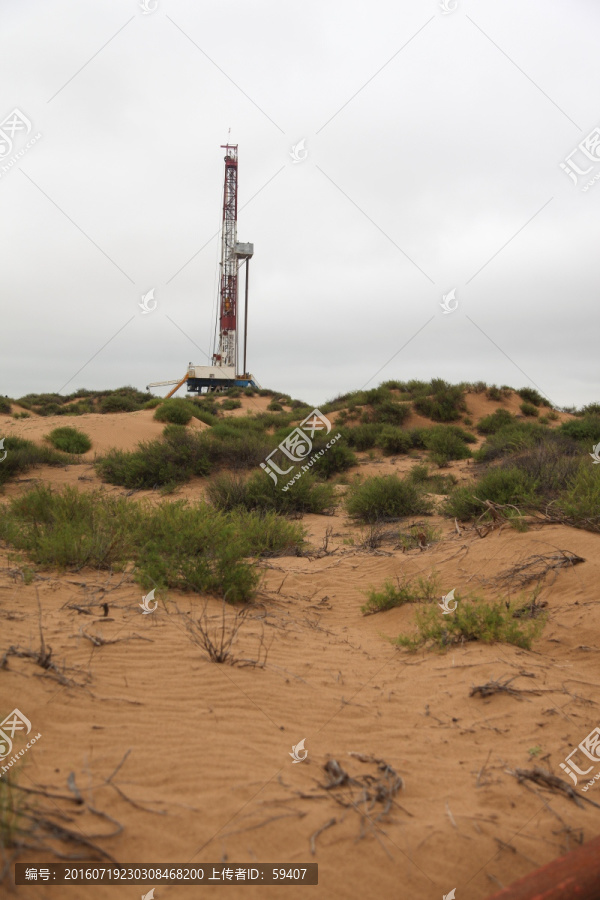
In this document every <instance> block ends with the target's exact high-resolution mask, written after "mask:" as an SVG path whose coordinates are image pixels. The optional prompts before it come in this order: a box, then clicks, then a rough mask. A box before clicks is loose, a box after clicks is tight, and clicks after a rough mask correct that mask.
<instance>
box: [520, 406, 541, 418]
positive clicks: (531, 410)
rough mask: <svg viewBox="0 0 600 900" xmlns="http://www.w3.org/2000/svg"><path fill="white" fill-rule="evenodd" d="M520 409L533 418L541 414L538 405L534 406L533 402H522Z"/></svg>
mask: <svg viewBox="0 0 600 900" xmlns="http://www.w3.org/2000/svg"><path fill="white" fill-rule="evenodd" d="M519 409H520V410H521V412H522V413H523V415H524V416H529V417H531V418H533V416H539V414H540V411H539V409H538V408H537V406H534V405H533V403H527V402H525V403H521V405H520V407H519Z"/></svg>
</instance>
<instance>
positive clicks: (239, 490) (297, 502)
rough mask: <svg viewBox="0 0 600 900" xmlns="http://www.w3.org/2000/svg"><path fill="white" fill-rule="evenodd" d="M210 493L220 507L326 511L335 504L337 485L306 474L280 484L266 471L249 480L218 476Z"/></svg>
mask: <svg viewBox="0 0 600 900" xmlns="http://www.w3.org/2000/svg"><path fill="white" fill-rule="evenodd" d="M208 496H209V499H210V501H211V503H213V505H214V506H215V507H216V508H217V509H222V510H232V509H238V508H240V507H241V508H244V509H246V510H259V511H262V512H273V513H275V512H278V513H282V514H283V515H289V514H292V513H301V514H303V513H326V512H329V511H330V510H331V509H332V508H333V506H334V503H335V493H334V490H333V487H332V486H331V485H328V484H322V483H319V482H316V481H315V480H314V478H313V477H311V475H310V474H308V473H305V474H303V475H302V477H301V478H300V479H299V480H298V481H296V482H294V484H293V485H292V486H291V487H289V488H288V487H287V484H282V483H281V480H280V481H279V483H278V484H277V485H276V484H275V483H274V481H273V480H272V479H271V478H270V477H269V476H268V475H266V474H265V473H264V472H255V473H254V474H253V475H251V476H250V478H249V479H248V480H247V481H245V482H244V481H242V480H241V479H240V478H236V477H235V476H233V475H231V474H229V473H227V474H223V475H221V476H219V477H217V478H215V479H214V481H213V482H211V484H210V485H209V488H208Z"/></svg>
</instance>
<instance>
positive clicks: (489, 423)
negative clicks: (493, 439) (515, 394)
mask: <svg viewBox="0 0 600 900" xmlns="http://www.w3.org/2000/svg"><path fill="white" fill-rule="evenodd" d="M516 421H517V420H516V419H515V417H514V416H513V415H511V413H509V411H508V410H507V409H502V408H500V409H496V410H494V412H493V413H491V414H490V415H489V416H484V417H483V419H480V420H479V422H478V424H477V431H478V432H479V434H486V435H487V434H496V432H497V431H500V429H501V428H505V427H506V426H507V425H514V424H515V422H516Z"/></svg>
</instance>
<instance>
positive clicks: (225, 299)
mask: <svg viewBox="0 0 600 900" xmlns="http://www.w3.org/2000/svg"><path fill="white" fill-rule="evenodd" d="M221 147H222V149H224V150H225V183H224V187H223V220H222V224H221V263H220V280H219V303H218V309H217V326H218V340H217V344H216V347H215V348H214V352H213V354H212V365H209V366H195V365H193V363H190V364H189V366H188V370H187V372H186V374H185V375H184V377H183V378H182V379H181V381H178V382H175V381H155V382H153V383H152V384H149V385H148V388H151V387H158V386H159V385H171V384H174V385H176V386H175V387H174V388H173V390H171V391H169V393H168V394H167V397H171V396H172V395H173V394H174V393H175V392H176V391H177V390H179V388H180V387H181V386H182V385H183V384H184V382H187V390H188V393H197V394H200V393H202V392H203V391H224V390H227V388H230V387H259V385H258V383H257V382H256V380H255V379H254V377H253V376H252V375H250V374H249V373H248V372H247V371H246V348H247V336H248V269H249V263H250V259H251V258H252V256H253V255H254V244H240V243H238V239H237V197H238V147H237V144H222V145H221ZM243 261H245V263H246V266H245V269H246V278H245V311H244V339H243V368H242V373H241V374H239V363H238V355H239V343H240V342H239V335H238V325H239V321H240V317H239V315H238V280H239V279H238V272H239V269H240V267H241V264H242V262H243Z"/></svg>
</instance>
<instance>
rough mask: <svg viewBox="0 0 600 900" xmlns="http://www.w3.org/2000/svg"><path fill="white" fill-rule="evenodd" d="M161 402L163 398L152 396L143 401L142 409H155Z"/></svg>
mask: <svg viewBox="0 0 600 900" xmlns="http://www.w3.org/2000/svg"><path fill="white" fill-rule="evenodd" d="M162 402H163V400H162V399H161V398H160V397H153V398H152V400H147V401H146V403H144V409H156V407H157V406H160V404H161V403H162Z"/></svg>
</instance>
